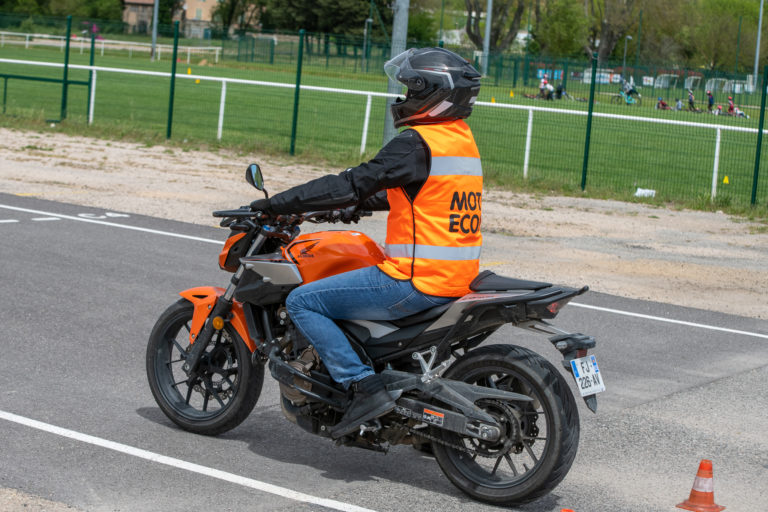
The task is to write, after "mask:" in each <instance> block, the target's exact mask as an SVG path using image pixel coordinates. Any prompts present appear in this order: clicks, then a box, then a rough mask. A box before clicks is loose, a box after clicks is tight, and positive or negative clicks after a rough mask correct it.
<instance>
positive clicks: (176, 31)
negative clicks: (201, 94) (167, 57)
mask: <svg viewBox="0 0 768 512" xmlns="http://www.w3.org/2000/svg"><path fill="white" fill-rule="evenodd" d="M178 49H179V22H178V21H174V22H173V59H172V60H171V93H170V96H169V98H168V129H167V130H166V132H165V138H166V139H170V138H171V126H173V94H174V92H176V57H177V55H178ZM158 60H159V59H158Z"/></svg>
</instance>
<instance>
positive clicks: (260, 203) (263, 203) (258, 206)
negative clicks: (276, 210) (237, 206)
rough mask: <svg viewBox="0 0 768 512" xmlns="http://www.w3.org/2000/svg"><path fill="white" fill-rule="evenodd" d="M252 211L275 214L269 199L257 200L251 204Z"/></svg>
mask: <svg viewBox="0 0 768 512" xmlns="http://www.w3.org/2000/svg"><path fill="white" fill-rule="evenodd" d="M251 210H253V211H255V212H264V213H273V212H272V210H271V209H270V205H269V199H257V200H255V201H253V202H252V203H251Z"/></svg>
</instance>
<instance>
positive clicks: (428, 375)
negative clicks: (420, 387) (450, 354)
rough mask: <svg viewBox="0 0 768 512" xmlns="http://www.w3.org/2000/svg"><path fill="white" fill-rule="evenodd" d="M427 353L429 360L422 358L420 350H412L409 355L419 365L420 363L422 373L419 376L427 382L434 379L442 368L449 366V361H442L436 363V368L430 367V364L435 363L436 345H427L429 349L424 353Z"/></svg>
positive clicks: (422, 380)
mask: <svg viewBox="0 0 768 512" xmlns="http://www.w3.org/2000/svg"><path fill="white" fill-rule="evenodd" d="M427 353H428V354H429V361H427V360H426V359H424V356H423V355H422V352H414V353H413V354H411V357H413V358H414V359H415V360H417V361H418V362H419V365H421V371H422V372H423V373H424V374H423V375H422V376H421V382H423V383H425V384H426V383H427V382H430V381H431V380H434V379H435V378H436V377H437V376H438V375H439V374H440V373H441V372H442V371H443V370H445V369H446V368H448V366H450V364H451V362H450V361H443V362H442V363H440V364H439V365H437V368H432V365H433V364H435V359H437V347H435V346H434V345H433V346H431V347H429V351H425V352H424V354H427Z"/></svg>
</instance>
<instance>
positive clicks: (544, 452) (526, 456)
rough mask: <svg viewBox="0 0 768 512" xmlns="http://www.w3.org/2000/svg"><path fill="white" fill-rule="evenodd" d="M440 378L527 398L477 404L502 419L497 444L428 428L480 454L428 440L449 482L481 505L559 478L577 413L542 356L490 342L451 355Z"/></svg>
mask: <svg viewBox="0 0 768 512" xmlns="http://www.w3.org/2000/svg"><path fill="white" fill-rule="evenodd" d="M443 377H445V378H449V379H454V380H460V381H464V382H469V383H472V384H476V385H480V386H485V387H498V388H499V389H505V390H508V391H514V392H517V393H521V394H524V395H527V396H531V397H532V398H534V401H533V402H500V401H484V402H486V403H485V404H483V405H481V404H480V402H478V405H480V406H481V407H483V409H484V410H486V412H488V413H489V414H492V415H495V416H496V417H497V418H498V417H502V416H503V417H504V418H505V419H504V420H502V421H503V423H501V424H502V425H505V426H507V428H506V432H505V435H504V438H505V439H503V440H501V441H499V442H497V443H496V444H490V443H479V442H478V441H477V440H475V439H471V438H468V437H466V438H463V437H462V436H460V435H459V434H454V433H452V432H448V431H444V430H438V429H434V430H433V435H436V436H438V437H439V438H441V439H442V440H443V441H445V442H447V443H450V444H452V445H462V446H464V447H465V448H468V449H472V450H477V451H478V452H480V453H481V454H482V455H476V456H475V457H473V456H472V455H470V454H468V453H466V452H464V451H461V450H458V449H455V448H451V447H449V446H446V445H443V444H439V443H436V442H435V443H432V449H433V451H434V453H435V458H436V459H437V462H438V464H439V465H440V468H441V469H442V470H443V472H444V473H445V475H446V476H447V477H448V479H449V480H450V481H451V482H452V483H453V484H454V485H455V486H456V487H458V488H459V489H461V490H462V491H463V492H465V493H466V494H468V495H470V496H472V497H473V498H475V499H478V500H481V501H484V502H487V503H492V504H494V505H515V504H521V503H527V502H529V501H532V500H534V499H536V498H538V497H540V496H543V495H544V494H547V493H549V492H550V491H551V490H552V489H554V488H555V487H556V486H557V485H558V484H559V483H560V482H561V481H562V480H563V478H565V475H566V474H567V473H568V470H569V469H570V467H571V464H572V463H573V459H574V458H575V457H576V451H577V449H578V445H579V415H578V409H577V408H576V402H575V400H574V398H573V395H572V393H571V390H570V389H569V387H568V385H567V383H566V382H565V379H564V378H563V376H562V375H561V374H560V372H559V371H558V370H557V369H556V368H555V367H554V366H552V364H550V363H549V362H548V361H547V360H546V359H544V358H543V357H541V356H540V355H538V354H536V353H535V352H532V351H530V350H527V349H524V348H522V347H517V346H513V345H489V346H486V347H481V348H479V349H476V350H473V351H471V352H469V353H468V354H467V355H466V356H465V357H463V358H461V359H459V360H458V361H456V362H455V363H454V364H453V366H451V368H449V369H448V371H447V372H446V373H445V375H444V376H443ZM507 418H512V419H513V421H510V420H508V419H507ZM529 465H530V467H528V466H529Z"/></svg>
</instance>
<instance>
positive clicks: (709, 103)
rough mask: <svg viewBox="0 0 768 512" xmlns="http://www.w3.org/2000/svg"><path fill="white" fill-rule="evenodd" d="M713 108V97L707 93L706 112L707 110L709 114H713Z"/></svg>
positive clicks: (710, 93)
mask: <svg viewBox="0 0 768 512" xmlns="http://www.w3.org/2000/svg"><path fill="white" fill-rule="evenodd" d="M714 106H715V97H714V96H712V91H707V110H709V113H710V114H714V112H713V111H712V109H713V107H714Z"/></svg>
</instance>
